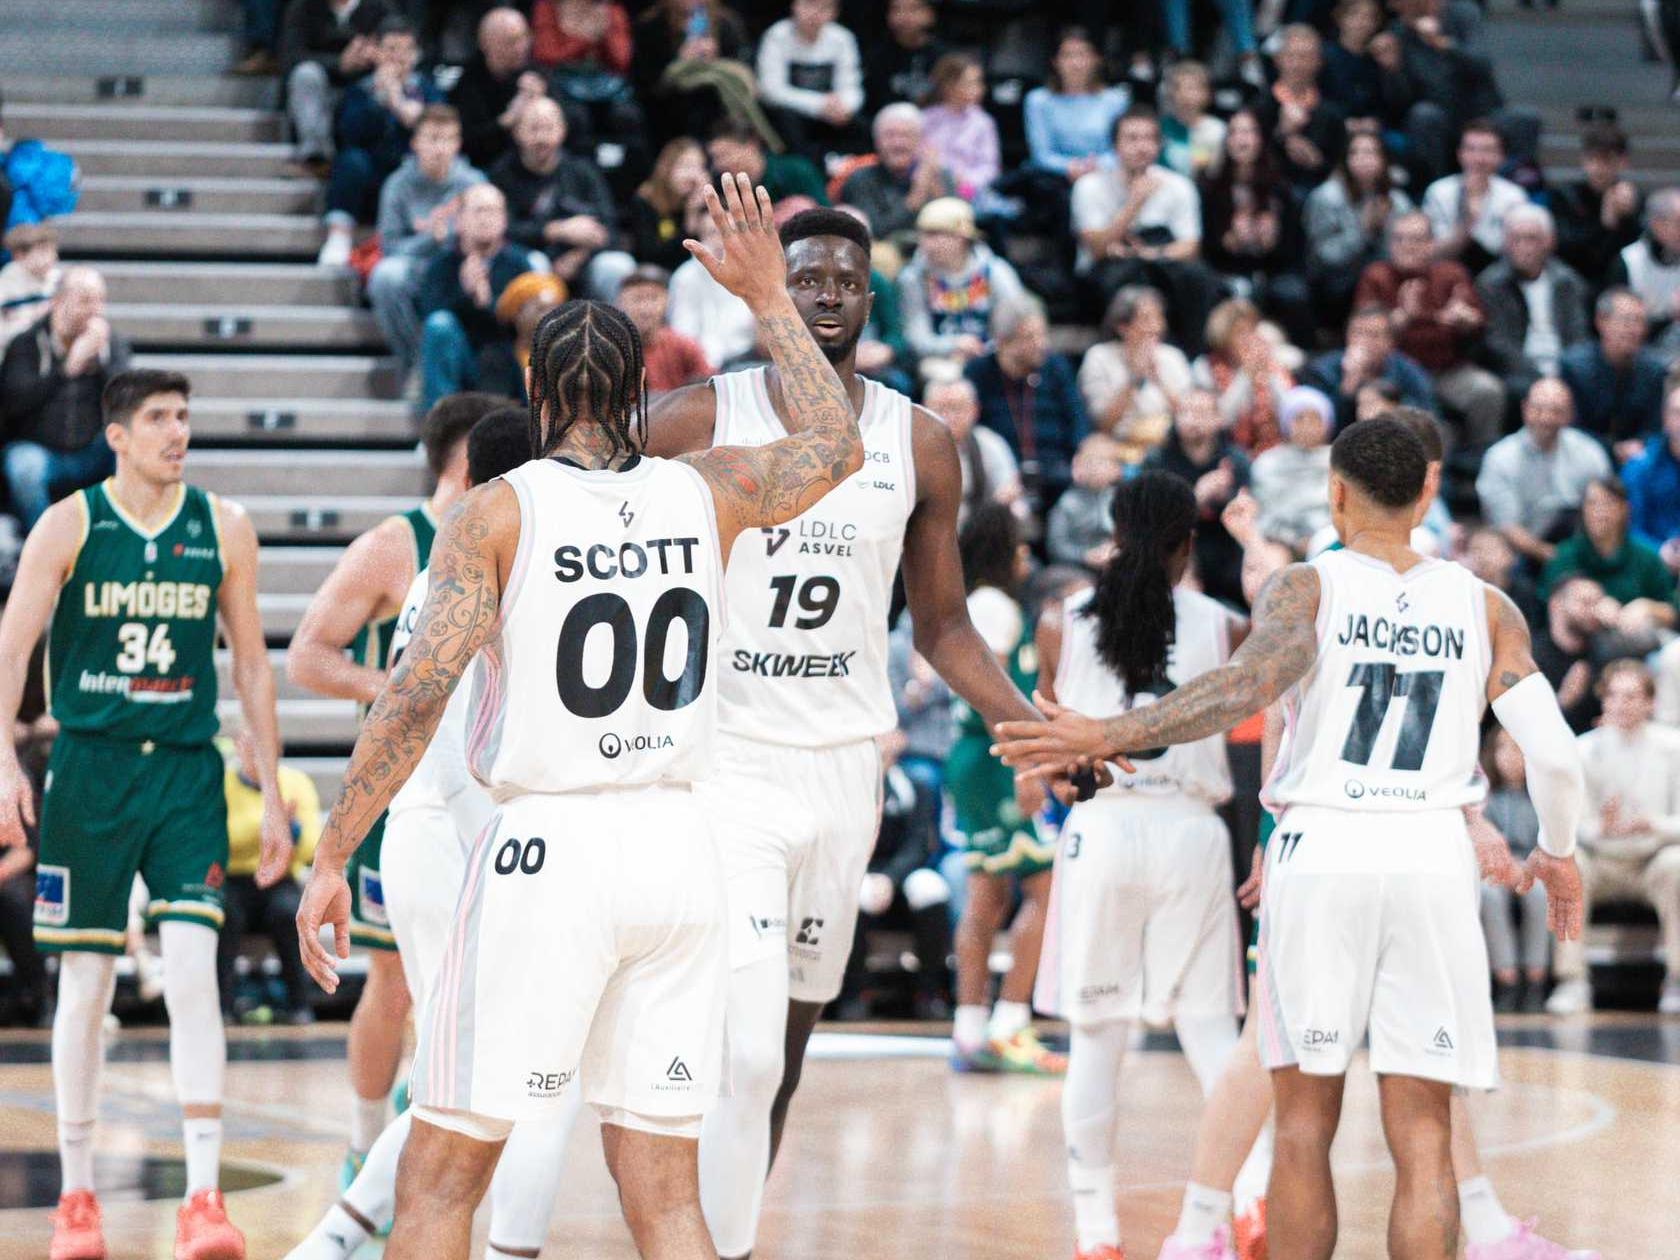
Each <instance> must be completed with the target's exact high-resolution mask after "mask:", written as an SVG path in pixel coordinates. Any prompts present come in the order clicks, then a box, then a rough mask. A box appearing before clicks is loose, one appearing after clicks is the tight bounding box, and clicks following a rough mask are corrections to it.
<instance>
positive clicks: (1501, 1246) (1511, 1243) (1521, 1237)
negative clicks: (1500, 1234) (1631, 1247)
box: [1464, 1221, 1599, 1260]
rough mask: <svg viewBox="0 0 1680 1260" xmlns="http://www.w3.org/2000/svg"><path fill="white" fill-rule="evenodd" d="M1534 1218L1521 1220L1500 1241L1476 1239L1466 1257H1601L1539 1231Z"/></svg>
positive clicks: (1489, 1259) (1479, 1259)
mask: <svg viewBox="0 0 1680 1260" xmlns="http://www.w3.org/2000/svg"><path fill="white" fill-rule="evenodd" d="M1535 1224H1536V1222H1534V1221H1518V1222H1517V1223H1516V1225H1517V1232H1516V1233H1514V1234H1512V1235H1511V1236H1510V1237H1509V1238H1504V1239H1501V1240H1500V1241H1499V1242H1496V1243H1472V1244H1471V1245H1470V1246H1469V1247H1467V1248H1465V1250H1464V1260H1599V1256H1598V1252H1596V1251H1571V1250H1569V1248H1567V1247H1560V1246H1559V1245H1558V1244H1557V1243H1555V1242H1552V1241H1551V1240H1550V1239H1547V1238H1542V1237H1540V1235H1539V1234H1537V1233H1535V1231H1534V1226H1535Z"/></svg>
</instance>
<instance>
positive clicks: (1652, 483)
mask: <svg viewBox="0 0 1680 1260" xmlns="http://www.w3.org/2000/svg"><path fill="white" fill-rule="evenodd" d="M1622 484H1623V485H1625V486H1626V487H1627V492H1628V509H1629V515H1628V528H1629V529H1630V530H1631V531H1632V533H1633V536H1634V537H1635V538H1637V539H1638V540H1639V541H1640V542H1642V543H1644V544H1646V545H1647V546H1649V547H1655V548H1657V550H1658V553H1659V554H1660V555H1661V556H1662V558H1663V562H1664V563H1665V564H1667V565H1668V567H1669V568H1670V569H1676V570H1680V388H1677V389H1672V390H1670V391H1669V393H1668V400H1667V401H1666V402H1664V403H1663V422H1662V432H1661V433H1659V434H1657V435H1656V436H1654V437H1652V438H1651V439H1650V440H1649V441H1648V442H1646V444H1645V449H1644V451H1643V452H1641V453H1640V454H1639V455H1637V456H1636V457H1634V458H1633V459H1631V460H1629V461H1628V462H1627V463H1626V464H1624V465H1623V466H1622Z"/></svg>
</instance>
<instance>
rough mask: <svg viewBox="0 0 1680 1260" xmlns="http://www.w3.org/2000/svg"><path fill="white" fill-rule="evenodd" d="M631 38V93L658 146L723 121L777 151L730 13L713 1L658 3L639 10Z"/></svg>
mask: <svg viewBox="0 0 1680 1260" xmlns="http://www.w3.org/2000/svg"><path fill="white" fill-rule="evenodd" d="M635 38H636V57H635V60H634V61H633V62H632V64H631V67H630V69H631V73H632V74H634V75H635V77H636V96H637V99H638V100H640V101H641V102H642V103H643V104H644V105H645V106H646V107H647V109H648V117H649V120H650V121H651V122H652V123H653V125H654V136H655V139H657V140H658V141H659V142H660V143H663V142H665V141H666V140H670V139H672V138H673V137H675V136H680V135H701V136H704V135H708V134H710V133H711V131H712V129H713V128H714V127H716V126H717V124H718V123H719V122H720V121H721V120H722V119H724V118H729V119H732V120H733V121H735V122H744V123H748V124H750V125H751V126H752V127H753V128H754V129H755V130H756V131H757V132H758V134H759V135H760V137H762V138H763V140H764V142H765V143H766V144H771V145H775V146H776V147H777V148H780V147H781V139H780V137H778V136H777V134H776V129H775V127H773V126H772V125H771V123H770V119H769V118H768V117H767V116H766V115H765V113H764V108H763V106H761V105H760V104H759V103H758V83H757V80H756V79H754V77H753V72H752V67H751V66H749V65H747V64H746V62H747V59H748V58H749V57H751V55H752V42H751V41H750V40H749V39H748V38H747V28H746V26H745V24H744V23H743V22H742V21H741V18H740V15H738V14H737V13H736V12H735V11H734V10H733V9H730V8H728V7H727V6H725V5H723V4H721V3H719V2H718V0H658V3H655V4H652V5H649V6H648V7H647V9H646V10H644V11H643V13H642V15H641V17H640V19H639V20H638V22H637V26H636V32H635Z"/></svg>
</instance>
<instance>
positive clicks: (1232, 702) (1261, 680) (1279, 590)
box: [1103, 564, 1318, 753]
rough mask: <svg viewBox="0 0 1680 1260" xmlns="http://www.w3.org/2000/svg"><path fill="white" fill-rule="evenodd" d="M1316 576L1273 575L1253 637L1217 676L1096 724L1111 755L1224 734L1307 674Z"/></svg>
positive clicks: (1299, 568) (1299, 569) (1313, 651)
mask: <svg viewBox="0 0 1680 1260" xmlns="http://www.w3.org/2000/svg"><path fill="white" fill-rule="evenodd" d="M1317 615H1318V571H1317V570H1316V569H1314V568H1313V567H1312V566H1311V565H1306V564H1292V565H1289V566H1288V567H1287V568H1284V569H1280V570H1278V572H1276V573H1274V574H1273V575H1272V577H1271V579H1270V580H1269V581H1268V582H1267V583H1266V585H1265V587H1264V588H1263V589H1262V590H1261V592H1260V597H1259V598H1258V599H1257V600H1255V602H1254V623H1253V629H1252V630H1251V631H1250V632H1249V635H1248V638H1246V639H1245V640H1243V644H1242V646H1241V647H1239V648H1238V649H1237V650H1236V651H1235V652H1234V653H1232V655H1231V659H1230V660H1229V661H1227V662H1226V663H1225V664H1224V665H1221V666H1220V667H1219V668H1218V669H1214V670H1209V671H1208V672H1207V673H1205V674H1202V675H1201V676H1200V677H1198V678H1194V679H1192V680H1191V681H1189V682H1187V683H1185V684H1184V685H1183V686H1182V687H1180V688H1178V689H1177V690H1176V691H1174V692H1172V693H1171V694H1169V695H1168V696H1166V697H1165V698H1164V699H1162V700H1160V701H1158V702H1157V703H1155V704H1147V705H1144V706H1143V707H1142V708H1141V709H1131V710H1129V711H1127V712H1125V713H1122V714H1120V715H1119V716H1118V717H1111V718H1108V719H1107V720H1106V721H1104V722H1103V737H1104V739H1105V740H1106V741H1107V743H1108V745H1109V747H1110V748H1111V749H1113V750H1114V751H1115V752H1117V753H1125V752H1132V751H1136V750H1138V749H1143V748H1159V747H1161V746H1162V745H1164V744H1189V743H1194V742H1195V741H1196V740H1198V739H1206V738H1207V737H1208V736H1210V735H1217V734H1219V733H1220V732H1221V731H1226V730H1229V729H1230V728H1231V727H1233V726H1235V725H1236V724H1237V723H1238V722H1240V721H1242V720H1243V719H1244V718H1246V717H1248V716H1249V715H1250V714H1253V713H1258V712H1259V711H1260V710H1261V709H1264V708H1265V707H1266V706H1267V705H1269V704H1271V703H1272V702H1273V701H1274V700H1276V699H1277V698H1278V697H1279V696H1281V695H1283V693H1284V692H1286V691H1288V690H1289V688H1290V687H1292V686H1294V685H1295V683H1296V681H1297V680H1299V679H1300V678H1301V676H1302V675H1303V674H1305V673H1306V672H1307V670H1308V669H1310V668H1311V667H1312V663H1313V660H1314V659H1315V658H1316V657H1317V655H1318V636H1317V632H1316V629H1315V621H1316V618H1317Z"/></svg>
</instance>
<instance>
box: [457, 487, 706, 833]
mask: <svg viewBox="0 0 1680 1260" xmlns="http://www.w3.org/2000/svg"><path fill="white" fill-rule="evenodd" d="M506 480H507V482H508V484H509V485H511V486H512V487H513V489H514V491H515V492H516V493H517V494H518V496H519V549H518V552H517V554H516V556H515V558H514V563H513V569H512V572H511V574H510V576H509V579H508V588H507V590H506V591H504V592H503V597H502V610H501V621H500V625H499V629H498V632H497V633H496V634H495V635H494V636H493V637H492V638H491V639H490V640H489V641H488V642H487V643H486V644H485V645H484V648H483V650H482V651H481V652H480V654H479V661H478V677H477V678H476V679H475V681H474V685H473V693H472V705H471V709H470V712H469V717H468V727H467V731H468V733H467V764H468V766H469V768H470V769H471V770H472V773H473V776H474V777H475V778H476V779H477V780H478V781H479V782H480V783H482V784H483V785H484V786H485V787H486V788H488V789H489V790H490V793H491V795H492V796H493V797H495V798H496V799H497V800H498V801H501V800H506V799H508V798H509V797H512V796H517V795H519V794H521V793H525V792H574V791H589V790H592V789H600V788H609V787H630V786H635V785H641V784H652V783H687V782H691V781H693V780H694V779H698V778H702V777H704V776H705V774H706V773H707V770H708V769H709V768H710V764H711V753H712V743H713V734H714V732H715V730H716V727H717V680H716V677H715V671H716V669H717V646H718V644H717V641H718V636H719V634H720V633H721V631H722V629H723V621H724V615H723V559H722V555H721V553H720V549H719V545H718V533H717V517H716V513H715V509H714V507H713V503H712V495H711V491H710V490H709V489H707V487H706V484H705V482H704V481H702V480H701V478H700V474H699V473H697V472H695V470H694V469H692V468H690V467H689V466H688V465H687V464H682V463H678V462H675V461H672V460H663V459H648V458H643V459H641V460H639V461H637V462H636V463H635V464H634V465H633V466H632V467H631V468H629V469H628V470H625V471H621V472H610V471H607V470H604V469H601V470H588V471H586V470H584V469H580V468H574V467H571V466H569V465H566V464H562V463H560V462H558V461H557V460H552V459H539V460H532V461H531V462H530V463H528V464H525V465H524V466H523V467H520V468H516V469H514V470H513V471H512V472H510V473H509V474H508V475H507V477H506Z"/></svg>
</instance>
